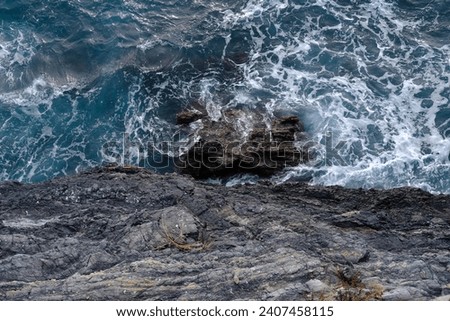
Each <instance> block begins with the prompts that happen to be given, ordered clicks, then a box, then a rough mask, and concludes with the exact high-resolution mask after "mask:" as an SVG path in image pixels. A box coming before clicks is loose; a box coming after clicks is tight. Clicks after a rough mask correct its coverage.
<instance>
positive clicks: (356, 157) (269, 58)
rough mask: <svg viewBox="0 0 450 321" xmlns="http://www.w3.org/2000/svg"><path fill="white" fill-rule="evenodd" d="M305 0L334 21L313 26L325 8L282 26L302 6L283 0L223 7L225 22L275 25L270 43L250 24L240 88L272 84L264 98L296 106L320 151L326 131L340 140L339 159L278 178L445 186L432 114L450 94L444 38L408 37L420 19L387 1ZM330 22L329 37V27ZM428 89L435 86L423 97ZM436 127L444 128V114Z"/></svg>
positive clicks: (448, 146)
mask: <svg viewBox="0 0 450 321" xmlns="http://www.w3.org/2000/svg"><path fill="white" fill-rule="evenodd" d="M308 3H309V5H317V6H320V7H322V8H324V10H326V12H327V14H329V15H330V16H333V17H335V18H336V20H337V21H339V23H337V24H334V25H333V23H331V26H327V25H326V24H325V25H319V23H320V19H323V16H322V17H321V18H319V19H317V18H314V17H313V16H311V17H310V18H306V19H304V20H302V21H301V22H300V24H301V25H299V26H297V27H298V28H292V31H290V30H286V28H284V29H282V28H281V26H280V24H279V22H278V21H280V18H281V16H283V18H286V17H287V16H289V15H290V16H291V17H294V16H295V15H296V12H298V13H299V14H300V13H301V12H300V11H296V10H304V9H305V7H303V6H302V7H299V6H295V5H294V6H290V5H289V4H288V3H287V1H280V0H266V1H248V3H247V5H246V6H245V8H243V9H242V10H241V11H240V12H231V11H227V12H225V19H224V24H225V25H226V26H227V27H228V28H232V27H245V28H248V29H251V28H252V30H262V29H261V27H262V26H265V27H266V28H267V27H269V26H272V27H271V28H275V30H274V31H272V33H273V37H277V39H280V38H281V39H283V41H282V43H281V44H278V45H276V46H270V45H267V44H268V43H270V38H271V35H269V34H264V33H263V32H258V33H255V32H253V34H252V36H253V52H252V55H251V60H250V62H249V63H248V64H246V65H245V66H243V67H242V68H243V70H244V75H245V80H244V86H243V87H246V88H250V90H251V89H252V88H253V89H258V90H260V89H262V88H265V89H266V90H270V91H271V92H272V93H274V97H275V98H272V99H271V100H270V101H268V102H267V103H266V105H267V106H268V109H269V110H271V111H272V110H273V108H276V109H288V110H291V111H292V112H295V113H298V114H300V116H301V117H302V118H303V120H304V122H305V125H306V128H307V130H308V132H309V134H310V135H311V138H312V139H313V140H314V141H315V142H316V143H318V145H319V146H318V147H317V148H318V150H319V151H321V153H320V154H321V155H322V157H327V156H326V153H327V152H329V151H327V150H326V149H327V147H326V146H325V144H324V142H323V139H324V137H325V134H326V133H327V132H330V131H331V132H332V134H333V143H332V145H331V147H333V146H335V145H336V144H338V143H339V142H343V144H344V147H343V148H341V149H340V150H339V151H338V152H339V155H341V156H342V160H343V161H344V162H345V163H344V164H342V163H339V162H338V163H333V165H329V164H328V165H327V163H326V162H317V161H316V164H317V163H319V164H320V165H319V166H318V167H314V166H311V164H309V165H307V166H305V165H302V166H299V167H298V168H296V169H292V170H291V171H290V172H289V173H288V174H287V175H286V176H284V177H281V178H278V179H279V180H281V181H284V180H286V179H288V178H293V177H295V176H297V177H302V176H309V175H312V177H313V183H316V184H326V185H333V184H339V185H345V186H352V187H366V188H369V187H379V188H388V187H398V186H405V185H406V186H416V187H421V188H425V189H427V190H429V191H440V192H445V193H450V180H449V179H448V177H450V169H449V167H450V165H449V159H448V158H449V155H450V141H449V139H448V138H446V137H448V135H447V134H446V135H443V130H440V128H437V127H436V123H435V118H436V114H437V112H438V111H439V110H440V109H441V108H443V107H445V106H448V103H449V102H448V98H447V97H446V96H445V94H444V91H445V90H446V88H447V86H448V79H449V78H450V74H449V72H448V70H449V69H448V57H449V54H450V51H449V49H448V47H446V46H441V47H440V48H435V47H432V45H430V44H428V43H426V42H425V41H424V40H421V39H408V36H407V35H408V34H409V33H410V34H413V33H415V34H420V31H419V30H418V29H419V28H420V21H418V20H417V19H416V20H414V19H406V18H405V17H401V16H399V14H398V12H397V11H396V8H395V7H394V5H393V3H390V2H387V1H384V0H376V1H371V2H370V3H365V4H364V5H362V6H360V7H359V6H354V5H352V6H349V7H342V6H339V5H337V4H336V3H335V2H334V1H327V0H320V1H314V0H312V1H309V2H308ZM306 6H308V5H306ZM293 21H294V20H293ZM346 21H347V22H350V23H346ZM292 27H294V26H292ZM297 29H299V30H297ZM331 31H332V32H334V35H335V36H334V38H330V37H329V36H328V35H327V34H326V33H325V32H331ZM396 39H397V40H396ZM339 42H341V44H342V45H340V44H339ZM333 43H336V45H337V47H336V48H339V49H334V48H333ZM418 47H420V50H422V52H423V53H422V54H417V50H418V49H417V48H418ZM313 53H315V54H314V55H312V54H313ZM327 55H328V56H329V57H334V59H341V61H342V62H343V63H344V64H342V63H340V64H338V63H337V64H336V65H340V67H339V68H346V66H345V63H349V64H353V65H350V67H351V68H350V69H339V70H333V69H327V68H333V65H332V64H327V63H322V62H321V59H324V58H326V57H327ZM274 57H276V58H275V59H274ZM326 59H333V58H326ZM289 61H291V62H292V63H290V64H288V63H287V62H289ZM418 66H420V67H418ZM427 88H431V89H430V90H431V91H432V93H431V94H430V95H429V97H427V95H426V94H425V96H424V97H421V92H422V91H423V90H427ZM238 95H240V96H242V93H238ZM423 104H428V105H427V106H426V107H424V105H423ZM430 104H431V106H430ZM440 126H441V128H448V120H447V121H445V122H443V124H441V125H440ZM447 132H448V130H447ZM324 164H325V165H324Z"/></svg>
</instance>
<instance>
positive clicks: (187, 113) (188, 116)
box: [176, 110, 203, 125]
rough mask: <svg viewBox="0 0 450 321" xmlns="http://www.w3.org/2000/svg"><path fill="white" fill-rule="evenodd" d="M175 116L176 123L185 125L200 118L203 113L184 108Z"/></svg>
mask: <svg viewBox="0 0 450 321" xmlns="http://www.w3.org/2000/svg"><path fill="white" fill-rule="evenodd" d="M176 117H177V124H178V125H186V124H190V123H192V122H194V121H196V120H199V119H201V118H202V117H203V114H202V113H200V112H198V111H193V110H184V111H181V112H179V113H178V114H177V116H176Z"/></svg>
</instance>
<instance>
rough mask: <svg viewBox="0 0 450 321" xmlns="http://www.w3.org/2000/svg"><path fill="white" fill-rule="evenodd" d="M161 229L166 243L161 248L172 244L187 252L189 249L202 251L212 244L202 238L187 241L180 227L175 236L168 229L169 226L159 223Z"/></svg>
mask: <svg viewBox="0 0 450 321" xmlns="http://www.w3.org/2000/svg"><path fill="white" fill-rule="evenodd" d="M161 230H162V234H163V237H164V239H165V240H166V241H167V243H166V244H165V245H163V246H162V248H165V247H167V246H172V247H175V248H177V249H178V250H181V251H188V252H189V251H204V250H207V249H209V248H210V247H211V245H212V242H210V241H207V240H203V239H201V240H198V241H188V240H187V238H186V235H185V234H184V233H183V229H182V228H180V230H179V234H178V235H176V236H175V235H174V234H173V233H172V232H170V231H169V228H168V227H167V225H165V224H162V225H161Z"/></svg>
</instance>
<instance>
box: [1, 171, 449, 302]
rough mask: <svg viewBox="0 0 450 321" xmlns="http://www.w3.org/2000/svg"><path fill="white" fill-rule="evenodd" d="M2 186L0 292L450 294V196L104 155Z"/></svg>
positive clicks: (252, 296) (236, 296)
mask: <svg viewBox="0 0 450 321" xmlns="http://www.w3.org/2000/svg"><path fill="white" fill-rule="evenodd" d="M0 197H1V198H0V199H1V200H0V245H1V246H0V249H1V252H0V293H1V294H0V300H287V301H291V300H434V299H437V298H439V297H446V296H448V295H450V286H449V285H450V263H449V262H450V251H449V250H448V249H449V248H450V234H449V232H448V231H450V195H432V194H430V193H428V192H426V191H423V190H420V189H414V188H398V189H392V190H373V189H370V190H364V189H348V188H344V187H338V186H330V187H326V186H325V187H320V186H311V185H308V184H305V183H289V182H286V183H283V184H280V185H273V184H270V182H268V181H262V182H259V183H258V184H252V185H242V186H234V187H225V186H222V185H211V184H206V183H204V182H199V181H196V180H194V179H193V178H191V177H188V176H185V175H179V174H166V175H161V174H156V173H152V172H150V171H148V170H145V169H139V168H138V169H133V170H131V172H130V170H125V171H123V170H122V171H121V170H120V169H115V170H107V169H104V168H97V169H93V170H91V171H89V172H85V173H81V174H77V175H74V176H67V177H60V178H56V179H53V180H50V181H46V182H42V183H38V184H21V183H19V184H17V183H14V182H2V183H0Z"/></svg>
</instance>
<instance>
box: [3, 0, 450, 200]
mask: <svg viewBox="0 0 450 321" xmlns="http://www.w3.org/2000/svg"><path fill="white" fill-rule="evenodd" d="M449 77H450V1H449V0H434V1H433V0H409V1H405V0H402V1H400V0H398V1H394V0H371V1H369V0H364V1H354V0H334V1H332V0H247V1H244V0H234V1H232V0H222V1H208V0H180V1H174V0H166V1H144V0H112V1H106V0H66V1H63V0H57V1H49V0H39V1H36V0H14V1H13V0H1V1H0V180H3V181H4V180H18V181H22V182H39V181H44V180H48V179H51V178H53V177H56V176H61V175H69V174H73V173H75V172H78V171H82V170H85V169H87V168H89V167H92V166H97V165H101V164H103V163H104V162H110V161H119V162H120V163H123V164H132V165H141V161H142V160H144V163H143V165H145V166H147V167H151V168H156V169H157V170H159V171H161V172H164V171H171V170H173V168H171V167H170V166H164V164H165V160H167V159H169V158H170V157H172V156H174V154H176V152H177V151H178V150H179V149H180V148H181V149H182V148H183V144H185V142H186V140H185V137H184V136H183V133H180V131H179V128H178V127H177V126H176V125H175V114H176V113H177V112H178V111H179V110H181V109H183V108H185V107H186V106H189V105H191V104H193V103H201V104H202V105H203V106H205V107H206V109H207V111H208V113H209V114H210V116H211V117H213V118H214V117H218V115H220V111H221V110H223V109H227V108H233V107H236V106H246V108H250V109H251V108H255V109H258V110H259V111H261V112H263V113H266V114H267V115H273V114H277V113H282V114H295V115H298V116H299V117H300V118H301V119H302V121H303V123H304V125H305V128H306V131H307V134H308V136H309V137H310V140H311V141H312V142H313V143H314V144H315V151H316V155H317V158H316V159H315V160H314V161H312V162H310V163H308V164H303V165H301V166H298V167H296V168H289V169H286V170H285V171H284V172H283V173H280V174H278V175H277V176H275V177H273V178H272V179H273V180H274V181H277V182H282V181H285V180H308V181H310V182H311V183H312V184H324V185H336V184H337V185H342V186H348V187H362V188H393V187H400V186H414V187H419V188H422V189H425V190H428V191H430V192H433V193H446V194H449V193H450V102H449V99H450V81H449ZM166 142H170V143H171V144H172V147H168V146H167V143H166ZM149 146H151V148H146V147H149ZM244 179H245V181H249V178H248V177H247V178H244ZM233 181H236V178H235V179H234V180H233ZM250 181H251V179H250Z"/></svg>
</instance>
